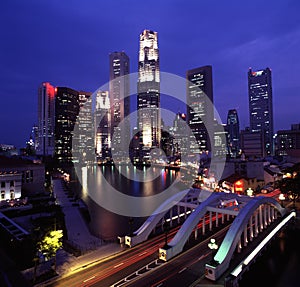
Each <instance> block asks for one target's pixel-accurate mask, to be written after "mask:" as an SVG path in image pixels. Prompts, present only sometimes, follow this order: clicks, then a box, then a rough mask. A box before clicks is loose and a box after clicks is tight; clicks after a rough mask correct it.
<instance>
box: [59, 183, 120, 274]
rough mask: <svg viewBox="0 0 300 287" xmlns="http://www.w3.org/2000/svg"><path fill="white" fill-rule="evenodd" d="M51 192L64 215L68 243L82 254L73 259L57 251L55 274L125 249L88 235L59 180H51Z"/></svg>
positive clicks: (94, 261) (81, 266) (84, 265)
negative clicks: (77, 248)
mask: <svg viewBox="0 0 300 287" xmlns="http://www.w3.org/2000/svg"><path fill="white" fill-rule="evenodd" d="M53 192H54V194H55V197H56V200H57V202H58V203H59V205H60V206H61V207H62V211H63V213H64V214H65V224H66V229H67V232H68V241H69V242H71V243H72V244H74V246H76V247H79V248H80V250H81V251H82V254H83V255H81V256H78V257H75V256H73V255H71V254H69V253H67V252H66V251H64V250H59V251H58V253H57V273H58V274H59V275H67V274H69V273H72V272H76V271H77V270H80V269H82V268H84V267H87V266H89V265H91V264H94V263H97V262H99V261H100V260H103V259H104V258H106V257H108V256H111V255H113V254H116V253H118V252H120V251H122V250H124V248H125V247H123V246H121V245H120V244H118V243H103V242H102V241H101V239H100V238H98V237H96V236H93V235H92V234H91V233H90V231H89V229H88V226H87V223H86V222H85V220H84V218H83V217H82V215H81V213H80V211H79V208H78V206H74V205H73V204H72V201H70V198H68V195H67V193H66V192H65V190H64V188H63V184H62V180H61V179H54V180H53Z"/></svg>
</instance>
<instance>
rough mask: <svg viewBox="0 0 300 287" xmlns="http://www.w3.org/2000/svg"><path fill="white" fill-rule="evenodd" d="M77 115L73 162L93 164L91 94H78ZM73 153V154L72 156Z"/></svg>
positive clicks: (81, 92)
mask: <svg viewBox="0 0 300 287" xmlns="http://www.w3.org/2000/svg"><path fill="white" fill-rule="evenodd" d="M78 101H79V115H78V117H77V122H76V123H77V124H76V126H75V128H76V130H75V132H74V137H73V161H74V162H80V163H87V162H94V157H95V146H94V129H93V127H94V123H93V117H92V94H91V93H89V92H83V91H80V92H79V96H78ZM74 152H75V154H74Z"/></svg>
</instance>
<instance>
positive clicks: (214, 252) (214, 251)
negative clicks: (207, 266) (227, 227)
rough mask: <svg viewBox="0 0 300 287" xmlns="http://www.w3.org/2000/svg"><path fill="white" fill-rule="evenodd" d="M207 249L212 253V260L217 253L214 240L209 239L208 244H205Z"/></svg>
mask: <svg viewBox="0 0 300 287" xmlns="http://www.w3.org/2000/svg"><path fill="white" fill-rule="evenodd" d="M207 245H208V247H209V249H210V250H211V251H212V255H213V256H212V257H213V260H214V257H215V255H216V253H217V249H218V248H219V246H218V244H216V239H214V238H211V239H210V242H209V243H208V244H207Z"/></svg>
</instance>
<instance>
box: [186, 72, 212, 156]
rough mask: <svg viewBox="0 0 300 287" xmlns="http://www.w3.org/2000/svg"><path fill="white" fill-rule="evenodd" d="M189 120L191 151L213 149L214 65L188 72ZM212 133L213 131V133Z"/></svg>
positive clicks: (197, 151)
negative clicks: (211, 136)
mask: <svg viewBox="0 0 300 287" xmlns="http://www.w3.org/2000/svg"><path fill="white" fill-rule="evenodd" d="M186 80H187V105H188V110H187V121H188V125H189V127H190V131H191V133H192V134H191V137H190V153H193V154H199V152H201V151H206V150H211V144H212V143H211V142H210V140H209V133H210V129H213V125H214V124H213V120H214V109H213V84H212V67H211V66H203V67H200V68H196V69H192V70H189V71H187V73H186ZM211 134H212V133H211Z"/></svg>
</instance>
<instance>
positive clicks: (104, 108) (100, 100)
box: [94, 91, 111, 159]
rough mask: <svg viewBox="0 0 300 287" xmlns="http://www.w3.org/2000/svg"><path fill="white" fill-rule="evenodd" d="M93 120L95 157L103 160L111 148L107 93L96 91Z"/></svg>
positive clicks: (108, 154) (108, 155)
mask: <svg viewBox="0 0 300 287" xmlns="http://www.w3.org/2000/svg"><path fill="white" fill-rule="evenodd" d="M94 120H95V124H94V127H95V147H96V155H97V157H98V158H100V159H105V158H108V157H110V148H111V137H110V136H111V129H110V123H111V120H110V101H109V96H108V91H97V95H96V109H95V118H94Z"/></svg>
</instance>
